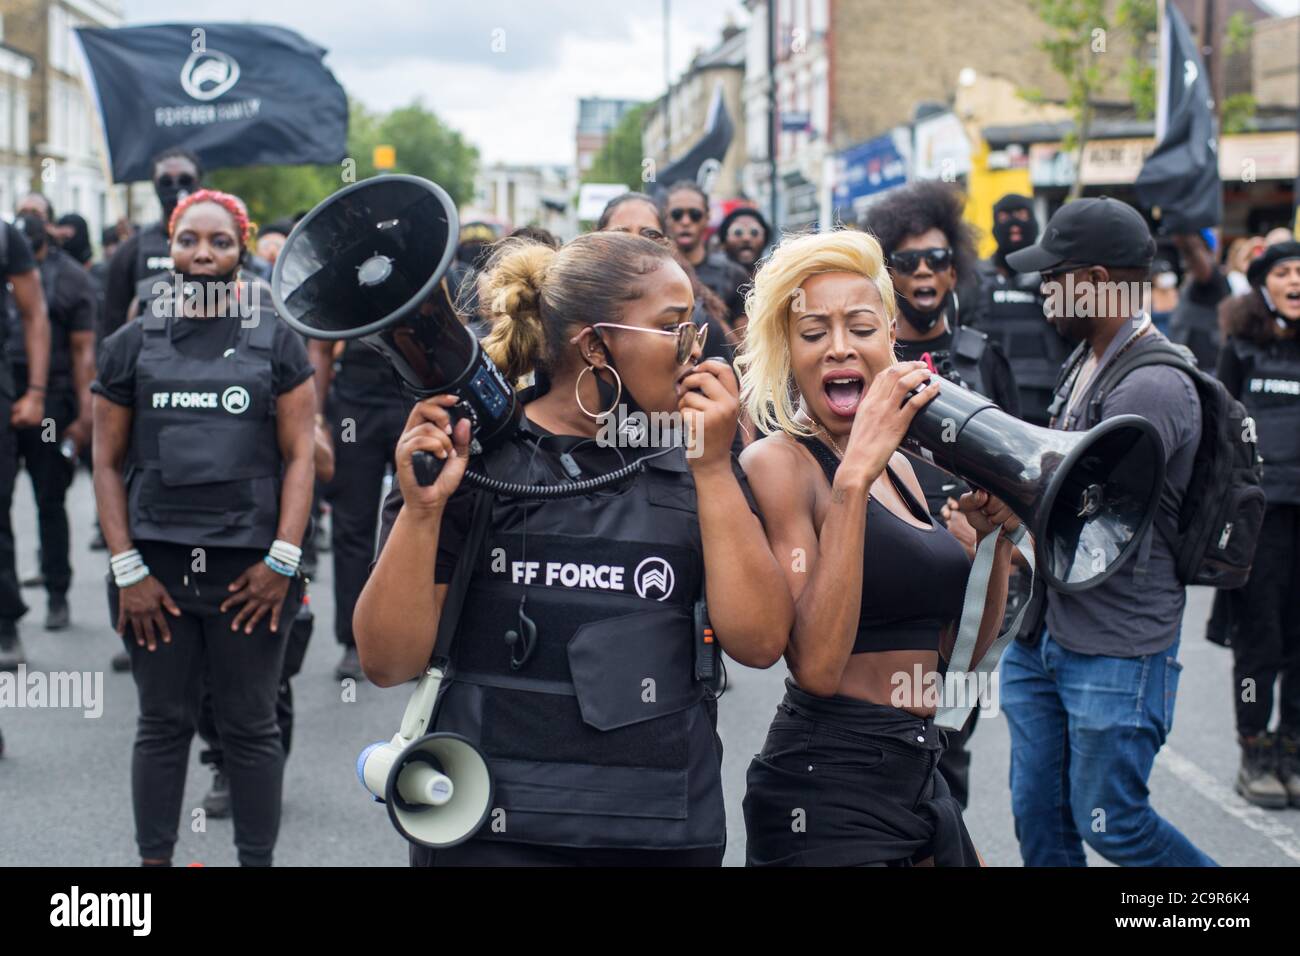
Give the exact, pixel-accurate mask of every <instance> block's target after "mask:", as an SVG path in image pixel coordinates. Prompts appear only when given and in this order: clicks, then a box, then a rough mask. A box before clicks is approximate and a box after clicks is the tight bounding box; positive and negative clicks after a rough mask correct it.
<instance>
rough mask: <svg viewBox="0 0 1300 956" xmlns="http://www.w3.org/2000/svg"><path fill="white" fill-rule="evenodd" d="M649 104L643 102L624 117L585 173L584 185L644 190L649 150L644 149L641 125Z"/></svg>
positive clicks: (583, 176)
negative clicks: (643, 179)
mask: <svg viewBox="0 0 1300 956" xmlns="http://www.w3.org/2000/svg"><path fill="white" fill-rule="evenodd" d="M647 108H648V104H646V103H642V104H641V105H640V106H637V107H635V108H633V109H631V110H628V111H627V112H626V113H625V114H623V118H622V119H621V120H619V122H618V125H617V126H615V127H614V128H613V129H612V130H611V131H610V134H609V139H607V140H606V141H605V145H604V147H603V148H602V149H601V151H600V152H599V153H597V154H596V157H595V159H593V160H592V163H591V168H590V169H589V170H587V171H586V172H585V173H583V174H582V182H584V183H623V184H624V185H625V186H627V188H628V189H634V190H636V189H644V188H645V183H644V182H643V181H642V179H641V172H642V169H643V168H644V167H643V166H642V165H641V164H642V162H643V160H644V159H645V151H644V150H643V149H642V147H641V124H642V123H643V122H644V121H645V114H646V109H647Z"/></svg>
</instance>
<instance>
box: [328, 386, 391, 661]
mask: <svg viewBox="0 0 1300 956" xmlns="http://www.w3.org/2000/svg"><path fill="white" fill-rule="evenodd" d="M410 411H411V410H410V408H409V407H407V406H406V405H405V404H399V403H397V402H391V403H388V404H385V405H367V404H363V403H360V402H357V401H355V400H353V399H352V398H351V397H350V396H349V393H348V392H346V391H342V392H335V393H331V395H330V420H331V423H332V425H333V428H334V480H333V481H332V482H330V486H329V499H330V504H331V505H332V506H333V512H332V515H331V520H332V522H333V538H332V548H333V556H334V636H335V637H336V638H337V639H338V642H339V643H340V644H342V645H344V646H345V647H351V646H353V645H355V644H356V640H355V638H353V636H352V612H353V611H354V610H355V609H356V606H357V599H358V598H360V597H361V589H362V588H364V587H365V586H366V581H367V579H369V577H370V565H371V563H373V561H374V560H375V544H376V537H377V535H378V532H379V507H380V504H381V501H380V495H381V491H382V489H383V484H384V471H385V469H387V468H388V467H389V466H390V465H391V464H392V462H393V455H394V453H395V452H396V450H397V440H398V439H399V438H401V437H402V429H403V427H404V426H405V425H406V416H407V415H409V414H410Z"/></svg>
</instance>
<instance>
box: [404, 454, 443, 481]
mask: <svg viewBox="0 0 1300 956" xmlns="http://www.w3.org/2000/svg"><path fill="white" fill-rule="evenodd" d="M443 463H444V459H442V458H437V457H435V456H434V454H433V452H428V451H417V452H412V453H411V470H412V471H414V472H415V482H416V484H418V485H419V486H420V487H421V488H428V487H429V486H430V485H431V484H433V483H434V482H435V481H437V480H438V475H439V474H441V473H442V466H443Z"/></svg>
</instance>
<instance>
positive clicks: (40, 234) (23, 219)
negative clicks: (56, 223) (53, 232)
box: [14, 212, 48, 252]
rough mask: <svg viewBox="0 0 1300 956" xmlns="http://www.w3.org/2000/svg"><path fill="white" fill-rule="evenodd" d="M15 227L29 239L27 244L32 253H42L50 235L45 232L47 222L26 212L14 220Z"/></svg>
mask: <svg viewBox="0 0 1300 956" xmlns="http://www.w3.org/2000/svg"><path fill="white" fill-rule="evenodd" d="M14 225H15V226H17V227H18V228H19V230H20V231H21V232H22V234H23V235H24V236H25V237H26V238H27V244H28V245H29V246H31V247H32V252H40V251H41V249H43V248H44V247H45V242H46V240H47V239H48V235H47V234H46V232H45V220H44V219H42V218H41V217H40V216H33V215H32V214H31V213H28V212H25V213H23V214H22V215H21V216H16V217H15V218H14Z"/></svg>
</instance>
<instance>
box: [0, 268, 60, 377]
mask: <svg viewBox="0 0 1300 956" xmlns="http://www.w3.org/2000/svg"><path fill="white" fill-rule="evenodd" d="M65 262H66V257H65V256H64V254H63V253H62V252H61V251H60V250H58V249H50V250H49V252H48V253H47V254H46V256H45V258H44V259H43V260H42V261H40V262H38V263H37V264H36V266H37V268H38V269H39V270H40V277H41V291H42V293H44V295H45V308H46V309H47V310H48V314H49V319H50V367H49V380H48V381H47V382H46V387H47V388H48V390H49V391H50V392H56V391H60V390H63V389H67V388H70V387H71V386H72V364H71V363H72V354H71V348H72V346H71V343H69V342H55V341H54V336H56V335H66V334H67V326H66V325H64V324H63V322H62V319H63V316H59V317H57V318H56V317H55V314H54V295H55V292H56V290H57V289H58V287H59V276H60V275H61V274H62V270H63V268H64V263H65ZM5 321H6V324H7V325H8V326H9V331H8V336H7V338H6V340H5V343H4V347H5V351H6V352H7V353H8V356H9V362H10V364H11V365H12V366H14V367H17V366H20V365H21V366H26V365H27V345H26V338H27V336H26V333H25V331H24V330H23V322H22V319H21V318H20V317H19V315H18V310H17V309H16V308H10V309H8V310H7V312H6V315H5Z"/></svg>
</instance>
